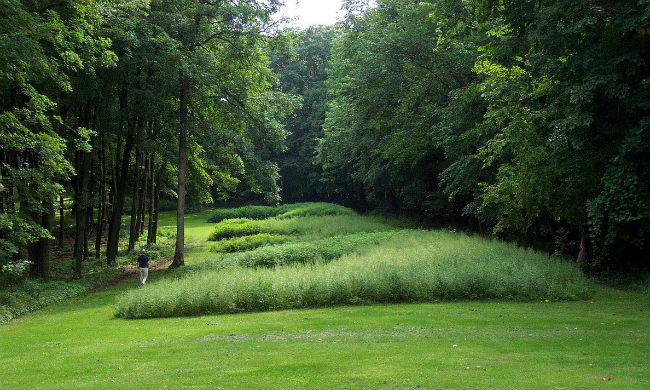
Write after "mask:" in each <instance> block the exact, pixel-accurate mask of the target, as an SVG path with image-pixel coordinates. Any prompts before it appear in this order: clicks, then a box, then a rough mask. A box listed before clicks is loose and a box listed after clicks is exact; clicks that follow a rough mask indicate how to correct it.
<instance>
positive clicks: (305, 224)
mask: <svg viewBox="0 0 650 390" xmlns="http://www.w3.org/2000/svg"><path fill="white" fill-rule="evenodd" d="M391 223H392V221H390V220H387V219H386V218H381V217H361V216H355V215H328V216H316V217H295V218H288V219H280V218H272V219H266V220H261V221H260V220H246V219H235V220H228V219H226V220H224V221H222V222H220V223H219V224H217V225H216V226H215V229H214V231H213V232H212V233H211V234H210V237H209V238H208V240H210V241H217V240H221V239H224V238H232V237H241V236H249V235H253V234H260V233H269V234H284V235H290V234H302V235H312V236H316V237H331V236H336V235H341V234H348V233H356V232H378V231H386V230H393V229H395V226H393V225H391Z"/></svg>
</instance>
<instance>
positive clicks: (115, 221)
mask: <svg viewBox="0 0 650 390" xmlns="http://www.w3.org/2000/svg"><path fill="white" fill-rule="evenodd" d="M134 138H135V131H134V129H133V127H131V126H130V128H129V130H128V133H127V136H126V142H125V144H124V155H123V157H122V159H121V169H120V171H119V172H117V174H118V176H119V177H118V178H117V180H116V181H115V185H116V186H117V188H116V190H115V204H113V210H112V212H111V220H110V222H109V225H108V242H107V243H106V264H108V265H109V266H113V265H115V260H116V259H117V249H118V244H119V238H120V225H121V223H122V212H123V211H124V198H125V196H126V178H127V176H128V174H129V162H130V161H129V160H130V159H131V151H132V150H133V142H134Z"/></svg>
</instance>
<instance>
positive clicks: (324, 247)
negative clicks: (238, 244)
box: [197, 231, 399, 269]
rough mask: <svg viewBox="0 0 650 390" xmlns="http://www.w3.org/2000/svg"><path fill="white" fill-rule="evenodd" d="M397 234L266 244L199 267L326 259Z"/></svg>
mask: <svg viewBox="0 0 650 390" xmlns="http://www.w3.org/2000/svg"><path fill="white" fill-rule="evenodd" d="M396 234H399V233H398V232H396V231H387V232H377V233H353V234H348V235H342V236H335V237H330V238H325V239H321V240H314V241H308V242H293V243H288V244H284V245H272V246H265V247H262V248H258V249H255V250H251V251H248V252H243V253H237V254H233V255H229V256H223V257H221V258H219V259H216V260H207V261H205V262H204V263H202V264H200V265H199V266H198V267H197V268H201V269H210V268H212V269H223V268H225V267H226V266H228V265H233V264H235V265H240V266H242V267H272V266H276V265H286V264H296V263H300V264H306V263H326V262H329V261H332V260H334V259H337V258H339V257H341V256H343V255H346V254H349V253H353V252H359V250H361V249H365V248H367V247H368V246H370V245H378V244H379V243H381V242H382V241H385V240H387V239H390V238H392V237H394V236H395V235H396ZM249 237H250V238H253V237H257V236H246V237H238V238H236V239H230V240H224V241H219V243H222V242H229V241H231V240H241V239H247V238H249ZM280 237H287V236H280Z"/></svg>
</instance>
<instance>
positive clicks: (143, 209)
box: [138, 155, 152, 237]
mask: <svg viewBox="0 0 650 390" xmlns="http://www.w3.org/2000/svg"><path fill="white" fill-rule="evenodd" d="M145 161H146V162H145V164H144V169H145V171H144V191H143V192H142V199H141V200H140V215H139V217H138V221H139V224H138V227H139V233H138V237H140V236H141V235H142V233H143V232H144V220H145V216H146V215H147V213H146V211H147V208H146V207H147V198H148V197H149V191H151V189H150V187H151V182H152V179H151V155H149V157H147V159H146V160H145Z"/></svg>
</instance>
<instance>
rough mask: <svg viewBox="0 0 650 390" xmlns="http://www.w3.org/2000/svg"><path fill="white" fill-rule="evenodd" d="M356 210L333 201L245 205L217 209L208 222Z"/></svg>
mask: <svg viewBox="0 0 650 390" xmlns="http://www.w3.org/2000/svg"><path fill="white" fill-rule="evenodd" d="M354 214H356V213H355V212H354V210H352V209H349V208H347V207H343V206H339V205H336V204H331V203H294V204H285V205H282V206H243V207H236V208H228V209H217V210H215V211H214V212H213V213H212V215H211V216H210V218H208V222H221V221H223V220H225V219H234V218H247V219H267V218H271V217H280V218H292V217H305V216H322V215H354Z"/></svg>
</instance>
